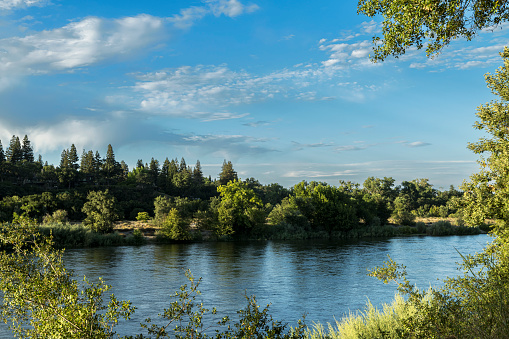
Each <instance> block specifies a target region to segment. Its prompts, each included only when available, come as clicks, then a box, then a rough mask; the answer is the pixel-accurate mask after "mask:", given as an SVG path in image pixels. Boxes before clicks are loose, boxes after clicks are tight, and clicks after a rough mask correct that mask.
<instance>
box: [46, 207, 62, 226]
mask: <svg viewBox="0 0 509 339" xmlns="http://www.w3.org/2000/svg"><path fill="white" fill-rule="evenodd" d="M66 222H67V211H64V210H56V211H55V212H53V214H51V215H49V214H46V215H45V216H44V217H43V219H42V223H43V224H59V223H60V224H63V223H66Z"/></svg>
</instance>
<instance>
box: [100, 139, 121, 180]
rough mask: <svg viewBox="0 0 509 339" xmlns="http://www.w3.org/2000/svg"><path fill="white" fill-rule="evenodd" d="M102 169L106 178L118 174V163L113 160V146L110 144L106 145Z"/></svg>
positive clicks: (119, 169)
mask: <svg viewBox="0 0 509 339" xmlns="http://www.w3.org/2000/svg"><path fill="white" fill-rule="evenodd" d="M102 170H103V172H104V174H105V176H106V179H108V180H110V179H113V178H114V177H116V176H117V175H119V174H120V171H121V168H120V164H119V163H118V162H117V161H116V160H115V153H113V147H112V146H111V144H109V145H108V150H107V151H106V158H105V159H104V162H103V164H102Z"/></svg>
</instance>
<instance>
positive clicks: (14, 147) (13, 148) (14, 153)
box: [5, 135, 23, 164]
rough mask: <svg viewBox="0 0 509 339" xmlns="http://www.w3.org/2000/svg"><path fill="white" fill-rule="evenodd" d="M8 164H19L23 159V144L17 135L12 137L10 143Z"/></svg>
mask: <svg viewBox="0 0 509 339" xmlns="http://www.w3.org/2000/svg"><path fill="white" fill-rule="evenodd" d="M5 157H6V160H7V162H10V163H12V164H14V163H17V162H19V161H21V160H22V159H23V153H22V152H21V143H20V141H19V138H18V137H17V136H15V135H13V136H12V138H11V141H10V143H9V148H8V149H7V152H5Z"/></svg>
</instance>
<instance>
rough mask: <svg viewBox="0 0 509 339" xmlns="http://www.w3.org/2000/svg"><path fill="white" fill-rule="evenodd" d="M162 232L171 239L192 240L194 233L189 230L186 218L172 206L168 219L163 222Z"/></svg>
mask: <svg viewBox="0 0 509 339" xmlns="http://www.w3.org/2000/svg"><path fill="white" fill-rule="evenodd" d="M160 234H161V235H163V236H164V237H166V238H168V239H171V240H177V241H181V240H191V239H192V235H191V232H190V231H189V222H187V221H186V220H184V219H183V218H182V217H181V216H180V214H179V212H178V211H177V209H175V208H172V209H171V210H170V212H169V213H168V215H167V216H166V220H165V221H164V222H163V224H162V226H161V230H160Z"/></svg>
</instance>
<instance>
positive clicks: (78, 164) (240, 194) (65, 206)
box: [0, 135, 464, 240]
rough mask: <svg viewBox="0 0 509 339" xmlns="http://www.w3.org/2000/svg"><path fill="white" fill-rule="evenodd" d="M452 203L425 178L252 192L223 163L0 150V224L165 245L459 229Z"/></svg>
mask: <svg viewBox="0 0 509 339" xmlns="http://www.w3.org/2000/svg"><path fill="white" fill-rule="evenodd" d="M462 195H463V194H462V192H460V191H458V190H456V189H455V188H454V187H453V186H451V187H450V188H449V190H438V189H436V188H434V187H433V185H432V184H430V183H429V181H428V179H415V180H412V181H403V182H402V183H401V184H400V185H396V183H395V180H394V179H393V178H391V177H384V178H375V177H369V178H367V179H366V180H365V181H364V183H363V184H362V185H359V184H357V183H353V182H349V181H340V182H338V185H337V186H334V185H329V184H327V183H324V182H316V181H311V182H306V181H303V182H300V183H298V184H296V185H295V186H293V187H291V188H285V187H283V186H281V185H279V184H277V183H272V184H269V185H262V184H261V183H260V182H259V181H258V180H256V179H255V178H247V179H244V180H240V179H239V178H238V176H237V173H236V171H235V170H234V168H233V164H232V163H231V162H230V161H226V160H225V161H224V162H223V166H222V169H221V172H220V173H219V174H218V178H217V179H216V178H214V179H212V178H211V177H205V176H204V175H203V172H202V169H201V166H200V162H199V161H197V162H196V164H195V165H194V167H192V166H189V165H187V163H186V161H185V159H184V158H181V160H180V161H179V160H178V159H171V160H170V159H168V158H166V159H165V160H164V161H163V162H162V165H161V163H160V162H159V161H158V160H157V159H154V158H151V160H150V162H148V163H144V162H143V160H142V159H139V160H138V162H137V164H136V167H135V168H133V169H129V168H128V166H127V164H126V163H125V162H124V161H123V160H122V161H120V162H119V161H117V160H116V158H115V154H114V151H113V147H112V146H111V145H108V147H107V152H106V156H105V157H101V155H100V154H99V152H98V151H95V152H94V151H93V150H88V151H87V150H83V151H82V153H81V156H79V155H78V151H77V149H76V147H75V145H74V144H72V145H71V146H70V147H69V148H68V149H64V150H63V151H62V154H61V159H60V164H59V165H58V166H55V165H53V164H48V163H47V162H44V163H43V161H42V156H41V155H39V156H38V159H37V160H35V157H34V153H33V147H32V144H31V142H30V140H29V138H28V136H27V135H25V137H24V138H23V140H22V141H20V138H19V137H18V136H15V135H14V136H12V138H11V140H10V143H9V146H8V147H7V148H6V150H5V151H4V149H3V147H2V144H1V142H0V198H1V200H0V221H1V222H10V221H12V218H13V216H16V215H20V214H23V213H24V214H25V215H27V216H28V217H30V218H34V219H36V220H38V221H39V222H40V223H44V224H51V223H64V222H67V221H83V224H84V225H86V226H89V227H90V228H91V229H92V230H94V231H97V232H101V233H109V232H111V231H113V223H114V221H116V220H149V219H150V220H152V222H153V224H154V225H155V226H157V227H162V228H163V229H164V228H166V229H167V232H166V235H167V238H170V239H174V240H191V239H193V238H196V233H197V232H195V233H193V232H191V229H194V230H195V231H196V230H201V231H209V232H210V233H212V234H213V235H214V236H215V237H224V238H232V237H248V238H249V237H251V238H280V239H283V238H285V239H286V238H307V237H332V236H335V237H338V236H339V237H341V236H346V234H348V233H349V232H352V231H355V230H356V229H359V228H365V227H368V226H369V227H371V228H373V227H379V229H378V231H379V232H375V234H378V233H380V232H381V230H382V226H384V225H386V224H387V223H388V222H389V220H390V221H391V222H392V223H395V224H398V225H414V224H415V219H416V217H441V218H446V217H453V218H455V220H456V222H457V224H459V225H460V226H462V225H463V224H464V222H463V221H462V218H461V209H460V206H461V197H462ZM372 230H373V229H372ZM421 231H424V230H421ZM163 233H164V232H163ZM371 233H373V232H371ZM354 234H356V233H355V232H354ZM380 235H384V232H381V234H380Z"/></svg>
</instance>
